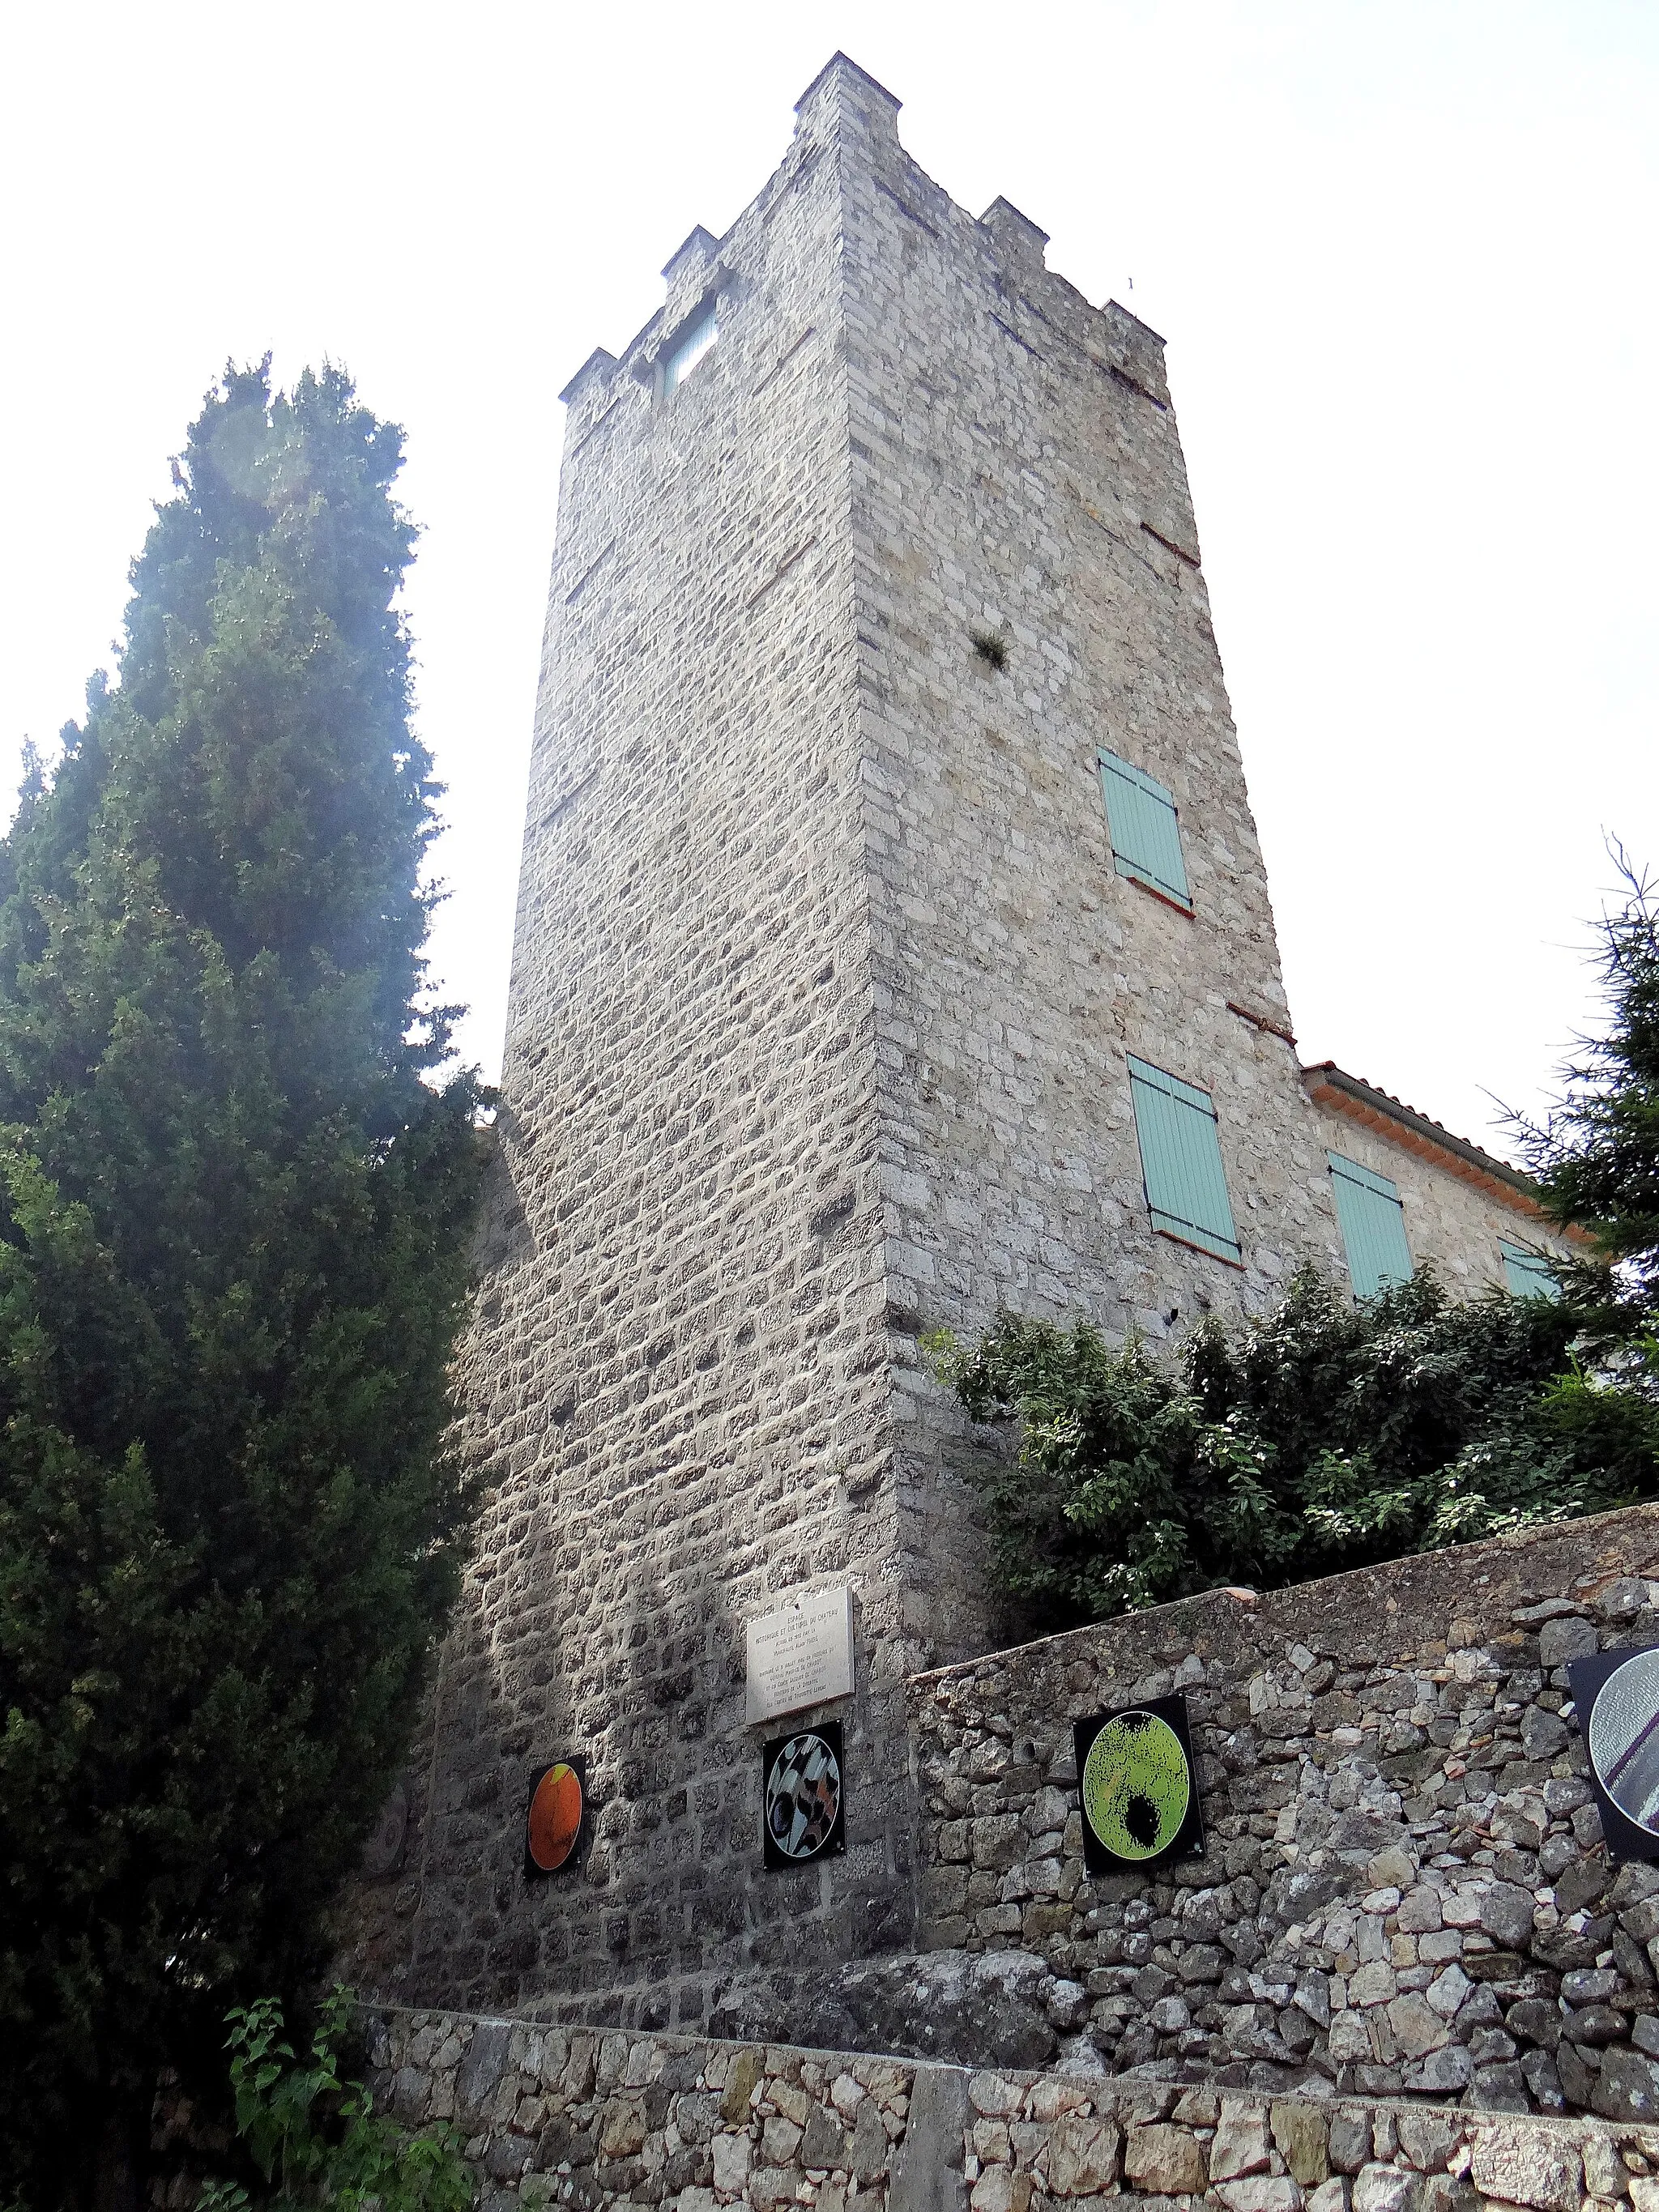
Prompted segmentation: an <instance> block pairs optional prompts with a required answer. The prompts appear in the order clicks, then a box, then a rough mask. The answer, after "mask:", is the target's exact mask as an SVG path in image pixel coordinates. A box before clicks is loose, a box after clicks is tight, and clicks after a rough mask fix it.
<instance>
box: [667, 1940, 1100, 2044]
mask: <svg viewBox="0 0 1659 2212" xmlns="http://www.w3.org/2000/svg"><path fill="white" fill-rule="evenodd" d="M1051 1986H1052V1977H1051V1976H1050V1975H1049V1973H1048V1969H1047V1967H1046V1966H1044V1964H1043V1962H1042V1960H1041V1959H1040V1958H1038V1957H1036V1956H1035V1955H1033V1954H1030V1953H1026V1952H1018V1951H990V1952H983V1953H974V1954H970V1953H968V1952H962V1951H936V1952H933V1953H932V1954H927V1955H924V1956H922V1957H920V1958H918V1957H915V1956H913V1955H910V1954H902V1955H901V1956H900V1957H898V1958H896V1959H891V1960H882V1961H880V1962H879V1963H877V1964H874V1965H872V1966H864V1967H855V1968H852V1969H849V1970H847V1971H844V1972H842V1973H840V1974H838V1975H835V1976H829V1975H822V1976H820V1975H811V1976H801V1975H797V1974H793V1973H788V1974H777V1975H771V1976H766V1977H762V1976H758V1975H757V1976H752V1977H748V1978H743V1979H740V1980H738V1981H735V1982H732V1983H731V1984H728V1985H727V1986H726V1987H725V1988H724V1989H722V1990H720V1991H719V1993H718V1995H717V1997H716V2001H715V2003H714V2008H713V2011H712V2012H711V2015H710V2023H711V2025H712V2026H713V2027H714V2029H715V2031H716V2032H717V2033H720V2034H722V2035H732V2036H741V2037H754V2038H757V2039H758V2038H767V2039H776V2040H778V2041H786V2040H787V2041H789V2042H800V2043H810V2044H813V2045H817V2046H818V2047H820V2048H822V2049H826V2050H866V2051H900V2052H903V2053H905V2054H906V2055H908V2056H909V2057H918V2058H945V2059H955V2060H958V2061H960V2062H961V2063H963V2064H972V2063H975V2062H988V2063H991V2064H993V2065H1000V2066H1036V2065H1041V2064H1042V2063H1045V2062H1046V2061H1047V2060H1048V2059H1049V2058H1051V2057H1053V2056H1054V2051H1055V2049H1056V2044H1057V2039H1056V2036H1055V2033H1054V2027H1053V2026H1052V2025H1051V2023H1050V2021H1049V2019H1048V2009H1047V1994H1048V1989H1049V1988H1050V1987H1051Z"/></svg>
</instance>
